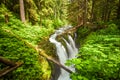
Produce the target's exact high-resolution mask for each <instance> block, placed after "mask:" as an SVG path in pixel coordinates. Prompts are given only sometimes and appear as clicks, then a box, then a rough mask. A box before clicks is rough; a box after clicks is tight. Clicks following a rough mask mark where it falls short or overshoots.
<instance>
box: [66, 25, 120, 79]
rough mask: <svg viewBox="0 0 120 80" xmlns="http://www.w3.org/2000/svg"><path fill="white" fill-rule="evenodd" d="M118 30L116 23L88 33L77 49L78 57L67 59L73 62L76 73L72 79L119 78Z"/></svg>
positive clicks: (119, 47) (119, 49)
mask: <svg viewBox="0 0 120 80" xmlns="http://www.w3.org/2000/svg"><path fill="white" fill-rule="evenodd" d="M119 34H120V30H119V28H118V26H117V25H115V24H113V23H112V24H109V25H108V27H107V28H105V29H101V30H97V31H95V32H92V33H90V34H89V35H88V36H87V38H86V39H85V42H84V44H83V45H82V47H81V48H80V50H79V54H78V58H76V59H73V60H70V61H68V63H67V64H68V65H70V64H74V65H75V68H76V73H74V74H71V78H72V80H119V79H120V35H119Z"/></svg>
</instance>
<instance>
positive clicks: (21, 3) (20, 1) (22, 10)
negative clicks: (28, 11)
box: [19, 0, 25, 22]
mask: <svg viewBox="0 0 120 80" xmlns="http://www.w3.org/2000/svg"><path fill="white" fill-rule="evenodd" d="M19 3H20V17H21V20H22V22H25V11H24V2H23V0H19Z"/></svg>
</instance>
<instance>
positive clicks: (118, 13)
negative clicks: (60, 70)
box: [117, 0, 120, 19]
mask: <svg viewBox="0 0 120 80" xmlns="http://www.w3.org/2000/svg"><path fill="white" fill-rule="evenodd" d="M117 19H120V0H119V3H118V9H117Z"/></svg>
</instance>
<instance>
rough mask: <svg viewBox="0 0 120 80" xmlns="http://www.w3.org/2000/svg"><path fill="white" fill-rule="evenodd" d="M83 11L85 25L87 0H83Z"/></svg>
mask: <svg viewBox="0 0 120 80" xmlns="http://www.w3.org/2000/svg"><path fill="white" fill-rule="evenodd" d="M83 9H84V11H83V25H84V26H86V22H87V0H84V8H83Z"/></svg>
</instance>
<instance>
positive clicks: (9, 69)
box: [0, 62, 23, 77]
mask: <svg viewBox="0 0 120 80" xmlns="http://www.w3.org/2000/svg"><path fill="white" fill-rule="evenodd" d="M22 64H23V63H22V62H16V63H15V66H12V67H11V66H8V67H6V68H4V69H3V70H1V71H0V77H2V76H4V75H6V74H8V73H9V72H11V71H13V70H15V69H17V68H18V67H20V66H21V65H22Z"/></svg>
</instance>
